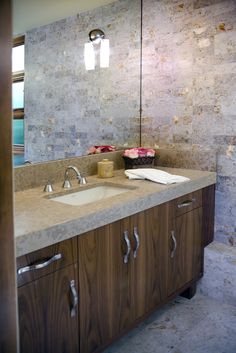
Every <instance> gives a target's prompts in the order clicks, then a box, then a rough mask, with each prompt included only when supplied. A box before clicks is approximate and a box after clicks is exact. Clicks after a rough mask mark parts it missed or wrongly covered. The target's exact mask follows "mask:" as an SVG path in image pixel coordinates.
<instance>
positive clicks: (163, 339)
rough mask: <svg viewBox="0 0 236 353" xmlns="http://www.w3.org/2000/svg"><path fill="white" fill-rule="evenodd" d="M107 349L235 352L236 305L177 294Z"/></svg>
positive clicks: (112, 352) (118, 352) (110, 352)
mask: <svg viewBox="0 0 236 353" xmlns="http://www.w3.org/2000/svg"><path fill="white" fill-rule="evenodd" d="M104 353H236V306H232V305H229V304H224V303H221V302H219V301H217V300H214V299H211V298H209V297H207V296H203V295H201V294H199V293H197V294H196V295H195V296H194V297H193V298H192V299H191V300H188V299H185V298H182V297H178V298H177V299H176V300H174V301H172V302H171V303H169V304H168V305H166V306H165V307H164V308H162V309H160V310H158V311H157V312H155V313H154V314H152V315H151V316H150V317H149V318H148V319H147V320H146V321H145V322H144V323H142V324H140V325H139V326H138V327H137V328H136V329H134V330H133V331H131V332H130V333H128V334H127V335H126V336H125V337H123V338H121V339H120V340H119V341H117V342H116V343H114V344H113V345H112V346H110V347H109V348H107V349H106V350H105V352H104Z"/></svg>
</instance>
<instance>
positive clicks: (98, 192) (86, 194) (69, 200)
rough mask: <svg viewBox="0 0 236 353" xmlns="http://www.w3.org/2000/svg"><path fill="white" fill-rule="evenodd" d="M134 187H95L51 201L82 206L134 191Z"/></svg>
mask: <svg viewBox="0 0 236 353" xmlns="http://www.w3.org/2000/svg"><path fill="white" fill-rule="evenodd" d="M133 189H134V188H133V187H132V188H131V187H126V186H117V185H110V184H107V185H94V186H92V187H90V188H87V189H85V190H76V191H74V192H73V191H72V192H70V193H67V194H66V195H65V194H63V195H58V196H52V197H50V200H52V201H56V202H61V203H65V204H67V205H72V206H81V205H85V204H88V203H91V202H96V201H101V200H104V199H107V198H108V197H112V196H116V195H120V194H123V193H125V192H127V191H130V190H133Z"/></svg>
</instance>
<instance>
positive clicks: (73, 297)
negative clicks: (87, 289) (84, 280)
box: [70, 279, 79, 317]
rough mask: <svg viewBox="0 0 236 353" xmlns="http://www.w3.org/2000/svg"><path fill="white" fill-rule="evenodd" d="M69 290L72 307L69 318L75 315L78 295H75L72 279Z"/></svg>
mask: <svg viewBox="0 0 236 353" xmlns="http://www.w3.org/2000/svg"><path fill="white" fill-rule="evenodd" d="M70 290H71V294H72V305H71V308H70V316H71V317H74V316H75V315H76V307H77V305H78V302H79V298H78V294H77V291H76V288H75V280H74V279H72V280H71V281H70Z"/></svg>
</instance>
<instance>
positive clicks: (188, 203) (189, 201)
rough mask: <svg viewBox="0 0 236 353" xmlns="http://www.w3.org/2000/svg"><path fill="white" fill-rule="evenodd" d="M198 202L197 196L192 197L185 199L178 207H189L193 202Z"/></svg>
mask: <svg viewBox="0 0 236 353" xmlns="http://www.w3.org/2000/svg"><path fill="white" fill-rule="evenodd" d="M194 202H196V199H195V198H192V200H186V201H183V202H182V203H179V204H178V206H177V207H178V208H182V207H188V206H190V205H191V204H192V203H194Z"/></svg>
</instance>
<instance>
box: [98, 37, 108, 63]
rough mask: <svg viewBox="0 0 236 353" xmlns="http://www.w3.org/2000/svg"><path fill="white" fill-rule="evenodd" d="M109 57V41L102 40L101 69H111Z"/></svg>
mask: <svg viewBox="0 0 236 353" xmlns="http://www.w3.org/2000/svg"><path fill="white" fill-rule="evenodd" d="M109 56H110V48H109V39H102V40H101V47H100V67H102V68H105V67H109Z"/></svg>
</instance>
